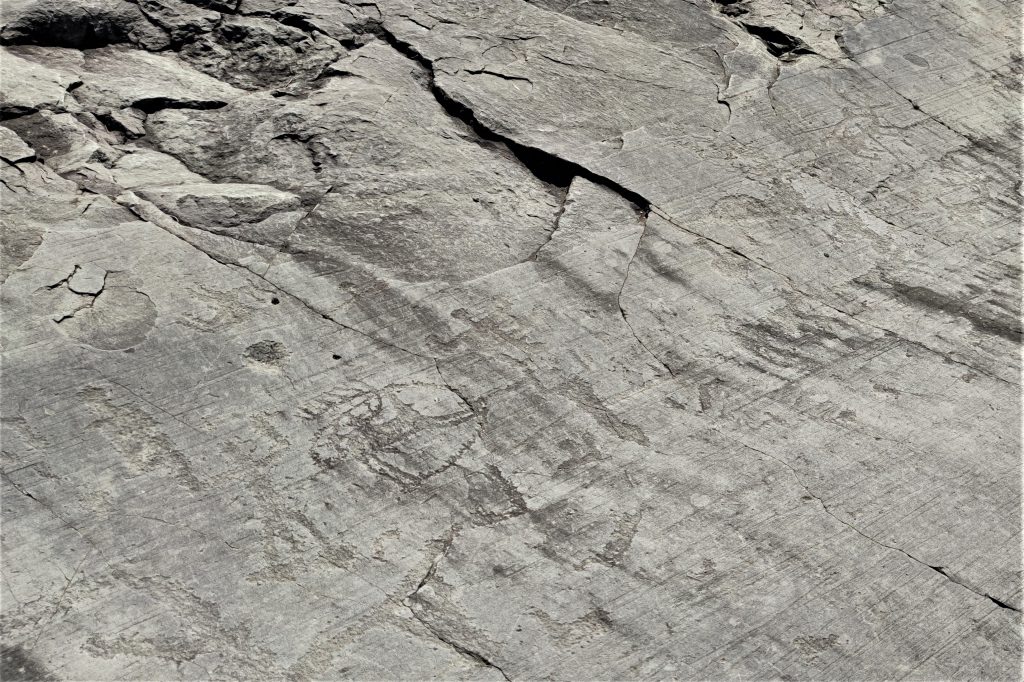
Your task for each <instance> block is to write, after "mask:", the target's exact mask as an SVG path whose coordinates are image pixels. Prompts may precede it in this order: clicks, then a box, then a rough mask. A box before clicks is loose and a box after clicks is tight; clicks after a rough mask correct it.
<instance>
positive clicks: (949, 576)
mask: <svg viewBox="0 0 1024 682" xmlns="http://www.w3.org/2000/svg"><path fill="white" fill-rule="evenodd" d="M711 430H712V431H714V432H715V433H717V434H719V435H720V436H722V437H724V438H726V439H727V440H734V441H735V439H733V438H730V437H729V436H727V435H726V434H724V433H722V432H721V431H719V430H718V429H714V428H712V429H711ZM735 442H739V443H740V445H742V446H743V447H745V448H747V449H749V450H752V451H754V452H756V453H758V454H760V455H764V456H765V457H767V458H769V459H771V460H773V461H775V462H777V463H779V464H781V465H782V466H784V467H786V468H787V469H789V471H790V472H791V473H792V474H793V478H794V479H795V480H796V482H797V484H798V485H799V486H800V487H801V488H803V489H804V491H805V492H806V493H807V494H808V495H810V496H811V497H812V498H814V501H815V502H817V503H818V504H819V505H820V506H821V508H822V510H823V511H824V512H825V513H826V514H828V515H829V516H831V517H832V518H833V519H835V520H836V521H838V522H839V523H841V524H843V525H844V526H846V527H847V528H849V529H850V530H852V531H853V532H855V533H857V535H860V536H861V537H863V538H865V539H867V540H869V541H871V542H872V543H874V544H876V545H878V546H879V547H885V548H886V549H891V550H894V551H897V552H899V553H900V554H902V555H904V556H905V557H907V558H909V559H911V560H912V561H914V562H915V563H918V564H920V565H922V566H924V567H926V568H930V569H931V570H933V571H935V572H936V573H939V574H940V575H942V576H943V577H945V578H946V579H947V580H949V581H950V582H952V583H954V584H956V585H959V586H960V587H963V588H964V589H966V590H968V591H969V592H972V593H973V594H975V595H977V596H979V597H984V598H985V599H988V600H989V601H991V602H992V603H993V604H995V605H996V606H998V607H999V608H1002V609H1007V610H1010V611H1015V612H1017V613H1021V610H1020V609H1019V608H1017V607H1015V606H1011V605H1010V604H1008V603H1006V602H1004V601H1002V600H1000V599H998V598H996V597H993V596H992V595H991V594H989V593H988V592H982V591H981V590H979V589H977V588H975V587H972V586H971V585H968V584H967V583H965V582H964V581H962V580H960V579H958V578H957V577H955V576H954V575H952V574H951V573H950V572H949V571H948V570H946V567H944V566H932V565H931V564H929V563H928V562H926V561H922V560H921V559H918V558H917V557H916V556H914V555H913V554H911V553H910V552H908V551H906V550H905V549H903V548H901V547H897V546H896V545H890V544H888V543H886V542H882V541H881V540H879V539H877V538H875V537H874V536H872V535H868V534H867V533H865V532H864V531H862V530H861V529H859V528H857V527H856V526H855V525H853V524H852V523H849V522H848V521H844V520H843V519H841V518H839V517H838V516H837V515H836V514H835V513H834V512H833V511H832V509H831V507H829V505H827V504H825V501H824V500H823V499H821V497H819V496H818V495H816V494H815V493H814V491H812V490H811V489H810V488H809V487H807V484H806V483H804V480H803V477H802V476H801V475H800V473H799V472H798V471H797V470H796V468H795V467H793V465H791V464H790V463H789V462H787V461H785V460H783V459H780V458H779V457H776V456H775V455H772V454H769V453H767V452H765V451H764V450H761V449H759V448H756V447H754V446H752V445H749V444H747V443H744V442H741V441H735Z"/></svg>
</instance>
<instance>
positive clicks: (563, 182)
mask: <svg viewBox="0 0 1024 682" xmlns="http://www.w3.org/2000/svg"><path fill="white" fill-rule="evenodd" d="M365 28H366V30H367V31H368V32H370V33H373V34H374V35H376V36H377V37H378V38H380V39H381V40H383V41H384V42H386V43H387V44H388V45H390V46H391V47H393V48H394V49H395V50H397V51H398V52H400V53H402V54H403V55H405V56H406V57H408V58H409V59H411V60H413V61H415V62H416V63H417V64H419V65H420V66H422V67H423V68H424V69H425V70H426V72H427V74H428V76H429V82H428V84H427V87H428V89H429V90H430V92H431V94H432V95H433V96H434V98H435V99H436V100H437V101H438V103H439V104H440V105H441V107H442V108H443V109H444V110H445V111H446V112H447V113H448V115H450V116H452V117H453V118H456V119H458V120H460V121H462V122H463V123H465V124H466V125H467V126H469V127H470V129H472V131H473V132H474V133H476V135H478V136H479V137H480V138H481V139H484V140H488V141H491V142H498V143H501V144H503V145H504V146H505V147H507V148H508V150H509V151H510V152H512V154H513V155H514V156H515V157H516V159H518V160H519V162H520V163H522V164H523V165H524V166H525V167H526V168H527V169H528V170H529V171H530V172H531V173H532V174H533V175H534V176H536V177H537V179H539V180H541V181H542V182H546V183H548V184H550V185H555V186H557V187H561V188H568V187H569V183H570V182H572V179H573V178H574V177H581V178H586V179H587V180H589V181H591V182H593V183H594V184H596V185H601V186H602V187H607V188H608V189H611V190H612V191H614V192H616V193H617V194H619V195H620V196H622V197H623V198H625V199H627V200H628V201H630V202H632V203H633V204H634V205H636V207H637V208H638V209H639V210H641V211H644V212H646V211H648V210H649V209H650V206H651V202H650V201H648V200H647V199H646V198H645V197H643V196H641V195H640V194H638V193H637V192H634V191H633V190H631V189H628V188H626V187H623V186H622V185H620V184H619V183H617V182H615V181H614V180H610V179H608V178H606V177H604V176H602V175H598V174H596V173H594V172H593V171H591V170H589V169H587V168H584V167H583V166H581V165H579V164H578V163H575V162H573V161H568V160H566V159H563V158H560V157H558V156H555V155H554V154H552V153H550V152H547V151H544V150H542V149H537V148H536V147H530V146H527V145H524V144H520V143H519V142H516V141H515V140H512V139H510V138H508V137H505V136H503V135H500V134H498V133H496V132H494V131H493V130H491V129H490V128H488V127H487V126H485V125H483V124H482V123H481V122H480V120H479V119H478V118H477V116H476V114H475V113H474V112H473V110H472V109H470V108H469V107H468V106H466V105H465V104H463V103H462V102H459V101H457V100H456V99H454V98H453V97H452V96H451V95H449V94H448V93H447V92H445V91H444V90H443V89H441V88H440V87H439V86H438V85H437V83H436V82H435V79H434V68H433V63H432V62H431V61H430V60H429V59H427V58H426V57H425V56H423V55H422V54H420V53H419V52H417V51H416V49H415V48H414V47H413V46H412V45H410V44H409V43H407V42H405V41H403V40H401V39H399V38H398V37H397V36H395V35H394V34H393V33H391V32H390V31H389V30H388V29H386V28H385V27H384V26H383V25H382V24H380V23H379V22H372V23H368V24H367V25H366V27H365Z"/></svg>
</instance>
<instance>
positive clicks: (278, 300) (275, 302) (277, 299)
mask: <svg viewBox="0 0 1024 682" xmlns="http://www.w3.org/2000/svg"><path fill="white" fill-rule="evenodd" d="M280 302H281V299H279V298H278V297H277V296H275V297H274V298H272V299H270V304H271V305H277V304H278V303H280Z"/></svg>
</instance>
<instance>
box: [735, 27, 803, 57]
mask: <svg viewBox="0 0 1024 682" xmlns="http://www.w3.org/2000/svg"><path fill="white" fill-rule="evenodd" d="M736 23H737V24H738V25H739V27H740V28H742V29H743V30H744V31H746V32H747V33H749V34H750V35H752V36H754V37H755V38H757V39H758V40H760V41H761V42H762V43H764V46H765V47H766V48H767V49H768V54H770V55H771V56H773V57H775V58H777V59H781V60H783V61H786V60H790V59H796V58H797V57H800V56H802V55H805V54H818V53H817V52H815V51H814V50H812V49H811V47H810V45H808V44H807V43H805V42H804V41H802V40H801V39H800V38H797V37H796V36H791V35H789V34H788V33H785V32H783V31H780V30H779V29H777V28H775V27H774V26H761V25H759V24H748V23H747V22H745V21H738V22H736Z"/></svg>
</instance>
